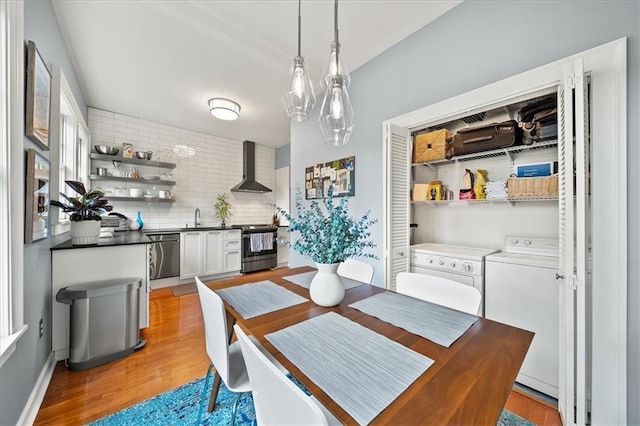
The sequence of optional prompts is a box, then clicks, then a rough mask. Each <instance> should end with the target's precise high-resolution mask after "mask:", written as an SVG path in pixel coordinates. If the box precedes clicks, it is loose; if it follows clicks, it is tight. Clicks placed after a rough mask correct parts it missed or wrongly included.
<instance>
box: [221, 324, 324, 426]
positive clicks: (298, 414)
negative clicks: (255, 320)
mask: <svg viewBox="0 0 640 426" xmlns="http://www.w3.org/2000/svg"><path fill="white" fill-rule="evenodd" d="M233 328H234V330H235V333H236V336H237V337H238V342H240V348H241V349H242V356H243V358H244V361H245V364H246V366H247V372H248V373H249V381H250V382H251V392H252V393H253V403H254V405H255V409H256V421H257V423H258V424H259V425H327V424H328V422H327V418H326V417H325V415H324V413H323V412H322V410H321V409H320V407H319V406H318V405H317V404H316V403H315V402H314V401H313V400H312V399H311V398H310V397H308V396H307V395H306V394H305V393H304V392H303V391H302V390H300V389H299V388H298V387H297V386H296V385H295V384H294V383H293V382H292V381H291V380H289V378H288V377H287V376H285V375H284V373H282V371H280V370H279V369H278V368H277V367H276V366H275V365H274V364H273V363H272V362H270V361H269V360H268V359H267V357H266V356H264V354H263V353H262V352H261V351H260V350H259V349H258V348H257V346H256V345H255V344H254V343H253V342H252V341H251V339H249V337H248V336H247V335H246V334H245V332H244V331H243V330H242V329H241V328H240V327H239V326H238V325H237V324H236V325H234V326H233Z"/></svg>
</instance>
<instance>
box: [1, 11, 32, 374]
mask: <svg viewBox="0 0 640 426" xmlns="http://www.w3.org/2000/svg"><path fill="white" fill-rule="evenodd" d="M22 25H23V3H22V2H5V1H3V2H0V66H1V68H2V70H3V73H2V77H1V79H0V135H2V136H1V137H2V141H1V142H2V143H1V144H0V236H1V237H0V366H1V365H2V364H4V362H5V361H6V360H7V359H8V358H9V356H10V355H11V354H12V353H13V351H14V350H15V348H16V341H17V340H18V339H19V338H20V336H22V334H24V332H25V331H26V329H27V327H26V325H24V323H23V309H22V308H23V289H22V283H23V275H22V271H23V250H24V249H23V247H24V245H23V244H24V236H23V234H24V231H23V226H24V218H23V215H24V190H23V185H24V184H23V182H24V175H23V166H22V164H23V163H24V149H23V137H24V136H23V135H24V115H23V114H22V113H17V114H15V113H12V112H13V111H24V77H23V74H24V50H25V48H24V36H23V30H22ZM4 70H6V71H7V72H4Z"/></svg>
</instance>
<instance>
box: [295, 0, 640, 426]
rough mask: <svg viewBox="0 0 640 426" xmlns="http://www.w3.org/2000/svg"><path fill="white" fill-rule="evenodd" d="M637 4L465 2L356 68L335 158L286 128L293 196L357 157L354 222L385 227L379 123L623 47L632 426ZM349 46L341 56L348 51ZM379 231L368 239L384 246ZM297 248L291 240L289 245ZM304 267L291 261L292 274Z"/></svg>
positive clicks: (639, 231) (639, 280) (316, 138)
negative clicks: (348, 129) (348, 131)
mask: <svg viewBox="0 0 640 426" xmlns="http://www.w3.org/2000/svg"><path fill="white" fill-rule="evenodd" d="M639 22H640V3H639V2H637V1H584V2H578V1H572V0H569V1H554V2H541V1H517V2H487V1H474V0H468V1H466V2H464V3H462V4H461V5H460V6H458V7H456V8H454V9H453V10H451V11H450V12H448V13H447V14H445V15H444V16H442V17H441V18H439V19H437V20H436V21H434V22H432V23H431V24H429V25H427V26H425V27H424V28H422V29H421V30H419V31H417V32H416V33H414V34H412V35H411V36H409V37H408V38H407V39H405V40H403V41H402V42H400V43H398V44H397V45H396V46H394V47H392V48H390V49H388V50H387V51H386V52H384V53H383V54H381V55H379V56H377V57H376V58H374V59H372V60H371V61H369V62H368V63H367V64H365V65H364V66H362V67H360V68H358V69H357V70H356V71H354V72H353V73H352V75H351V77H352V78H351V87H350V95H351V99H352V103H353V108H354V111H355V114H356V129H355V131H354V133H353V137H352V141H351V142H350V143H349V144H348V145H346V146H344V147H340V148H330V147H327V146H326V145H324V144H323V142H322V140H321V138H320V134H319V131H318V126H317V122H316V119H317V114H318V110H319V109H320V104H321V99H319V101H318V104H317V106H316V111H315V116H314V117H311V118H310V119H309V120H308V121H306V122H303V123H293V124H292V126H291V184H292V185H291V186H292V196H294V194H295V188H296V185H300V186H301V187H303V186H304V168H305V167H307V166H310V165H312V164H315V163H319V162H325V161H330V160H333V159H338V158H342V157H346V156H348V155H355V156H356V175H355V179H356V196H355V197H352V198H351V199H350V201H349V204H350V209H351V212H352V214H354V215H359V214H361V213H363V212H364V211H365V210H367V209H372V216H373V217H374V218H378V219H379V220H382V217H383V196H382V189H383V182H382V179H381V176H382V170H383V169H382V168H383V160H382V122H383V121H385V120H387V119H390V118H392V117H395V116H398V115H401V114H404V113H407V112H410V111H413V110H416V109H418V108H420V107H423V106H426V105H430V104H433V103H435V102H438V101H441V100H444V99H447V98H450V97H452V96H455V95H458V94H461V93H465V92H467V91H469V90H472V89H475V88H478V87H481V86H484V85H486V84H489V83H492V82H495V81H498V80H501V79H504V78H507V77H509V76H512V75H514V74H517V73H520V72H524V71H527V70H529V69H531V68H534V67H537V66H540V65H544V64H546V63H549V62H552V61H554V60H557V59H561V58H563V57H566V56H569V55H572V54H574V53H578V52H581V51H583V50H587V49H589V48H592V47H595V46H598V45H600V44H603V43H606V42H609V41H612V40H615V39H617V38H620V37H628V52H629V53H628V94H627V96H628V98H627V102H628V134H627V137H628V141H629V142H628V168H629V190H628V191H629V195H628V217H629V245H628V256H629V263H628V265H629V266H628V274H629V278H628V283H629V287H628V288H629V291H628V300H629V314H628V315H629V326H628V334H629V339H628V343H629V345H628V373H629V375H628V376H629V377H628V422H629V424H636V425H637V424H640V406H638V404H637V401H639V400H640V310H638V309H637V305H638V302H639V301H640V269H639V262H638V261H637V260H638V259H640V224H639V223H638V220H637V218H638V217H640V187H639V186H638V185H635V182H636V180H637V179H636V178H635V176H634V175H633V174H634V172H635V170H636V169H637V165H638V164H640V146H639V144H638V140H639V138H640V130H639V128H638V125H639V121H638V117H639V116H640V111H639V108H638V104H639V102H640V100H639V95H638V93H639V83H640V81H639V80H640V79H639V76H640V64H639V61H640V55H639V54H638V52H639V42H640V29H639V28H640V25H639ZM348 47H349V46H347V48H348ZM382 234H383V232H382V224H381V223H378V224H377V225H376V226H375V228H374V230H373V232H372V237H373V238H375V239H376V240H377V241H379V242H380V243H381V242H382ZM293 237H294V238H295V234H294V236H293ZM376 253H377V255H378V256H379V257H380V260H379V261H377V262H375V263H374V266H375V268H376V275H375V277H374V282H375V283H378V284H380V283H382V275H381V271H382V254H383V253H382V247H381V246H380V245H379V246H378V248H377V250H376ZM303 264H311V263H310V261H308V260H307V259H305V258H303V257H301V256H300V255H299V254H298V253H296V252H293V251H292V253H291V266H299V265H303Z"/></svg>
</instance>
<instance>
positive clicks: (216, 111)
mask: <svg viewBox="0 0 640 426" xmlns="http://www.w3.org/2000/svg"><path fill="white" fill-rule="evenodd" d="M209 112H210V113H211V115H213V116H214V117H215V118H219V119H220V120H237V119H238V117H240V105H238V103H237V102H233V101H232V100H230V99H225V98H211V99H209Z"/></svg>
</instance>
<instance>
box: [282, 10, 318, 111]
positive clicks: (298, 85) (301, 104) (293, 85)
mask: <svg viewBox="0 0 640 426" xmlns="http://www.w3.org/2000/svg"><path fill="white" fill-rule="evenodd" d="M300 2H301V0H298V55H297V56H296V57H295V58H293V63H292V64H291V68H290V69H289V79H288V80H287V88H286V89H285V92H284V94H283V95H282V103H283V104H284V107H285V109H286V111H287V116H288V117H289V119H290V120H293V121H305V120H307V119H308V118H309V116H310V115H311V111H313V107H314V106H315V104H316V94H315V92H314V91H313V83H311V78H310V77H309V71H308V70H306V69H305V67H304V58H303V57H302V55H301V54H300V40H301V35H300V31H301V22H302V18H301V16H300Z"/></svg>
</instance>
